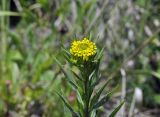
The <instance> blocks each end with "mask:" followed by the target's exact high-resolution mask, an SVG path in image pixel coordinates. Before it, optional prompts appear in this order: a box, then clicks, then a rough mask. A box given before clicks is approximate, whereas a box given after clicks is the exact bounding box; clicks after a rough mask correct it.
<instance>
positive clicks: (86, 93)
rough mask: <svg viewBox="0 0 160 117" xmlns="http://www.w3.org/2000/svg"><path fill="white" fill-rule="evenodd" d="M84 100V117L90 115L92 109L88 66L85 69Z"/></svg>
mask: <svg viewBox="0 0 160 117" xmlns="http://www.w3.org/2000/svg"><path fill="white" fill-rule="evenodd" d="M84 78H85V81H84V96H85V98H84V102H85V107H84V117H90V109H89V102H90V95H89V88H90V85H89V74H88V68H87V66H85V69H84Z"/></svg>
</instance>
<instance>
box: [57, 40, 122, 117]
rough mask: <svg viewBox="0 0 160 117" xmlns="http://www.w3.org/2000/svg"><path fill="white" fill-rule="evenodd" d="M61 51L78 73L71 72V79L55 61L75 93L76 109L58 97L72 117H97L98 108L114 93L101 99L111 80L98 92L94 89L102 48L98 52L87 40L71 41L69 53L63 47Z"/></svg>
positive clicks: (98, 78) (112, 116)
mask: <svg viewBox="0 0 160 117" xmlns="http://www.w3.org/2000/svg"><path fill="white" fill-rule="evenodd" d="M62 49H63V51H64V56H65V58H66V60H67V61H68V62H69V63H70V65H71V66H75V67H76V68H77V69H78V71H79V72H78V73H76V72H75V71H73V70H71V72H72V74H73V76H74V78H73V77H72V76H71V75H70V74H69V73H68V70H67V71H66V70H64V68H63V66H62V65H61V64H60V62H59V61H58V60H56V61H57V62H58V64H59V65H60V67H61V69H62V71H63V72H64V74H65V76H66V78H67V81H68V82H69V84H70V85H71V86H72V88H73V90H75V92H76V97H77V98H76V100H77V101H76V102H77V103H76V104H77V107H78V108H74V107H72V106H71V105H70V104H69V102H68V101H67V99H66V98H65V97H64V96H63V95H62V94H60V93H58V95H59V96H60V98H61V99H62V100H63V102H64V104H65V106H66V107H67V108H68V109H69V110H70V112H71V115H72V117H97V112H98V109H99V107H101V106H103V104H105V103H106V102H107V101H108V100H109V99H110V98H111V96H112V94H113V92H114V89H113V90H112V91H110V92H108V93H107V94H106V95H105V96H103V97H102V98H101V94H102V92H103V90H104V89H105V87H106V86H107V84H108V83H109V82H110V81H111V79H108V80H107V81H106V82H105V83H104V84H103V86H102V87H101V88H100V89H99V90H98V91H95V87H96V86H97V85H98V84H99V82H100V71H99V66H100V61H101V58H102V53H103V50H104V49H103V48H102V49H101V50H100V51H99V50H98V48H97V46H96V44H95V43H94V42H92V41H91V40H89V39H87V38H84V39H82V40H75V41H73V42H72V44H71V47H70V51H68V50H67V49H65V48H64V47H62ZM123 104H124V101H122V102H121V103H120V105H119V106H118V107H117V108H116V109H114V110H113V112H112V113H111V114H110V115H109V117H114V115H115V114H116V113H117V112H118V110H119V109H120V108H121V106H122V105H123Z"/></svg>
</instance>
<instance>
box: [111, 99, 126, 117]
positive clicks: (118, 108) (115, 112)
mask: <svg viewBox="0 0 160 117" xmlns="http://www.w3.org/2000/svg"><path fill="white" fill-rule="evenodd" d="M124 103H125V101H122V102H121V103H120V104H119V106H118V107H117V108H115V109H114V110H113V112H112V113H111V114H110V115H109V117H115V115H116V114H117V112H118V111H119V110H120V109H121V107H122V106H123V104H124Z"/></svg>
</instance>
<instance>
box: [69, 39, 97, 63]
mask: <svg viewBox="0 0 160 117" xmlns="http://www.w3.org/2000/svg"><path fill="white" fill-rule="evenodd" d="M96 50H97V47H96V45H95V43H93V42H91V41H90V40H88V39H87V38H84V39H83V40H81V41H73V42H72V45H71V48H70V53H71V54H72V55H73V56H75V57H78V58H82V59H83V60H84V61H88V59H89V57H91V56H93V55H95V54H96Z"/></svg>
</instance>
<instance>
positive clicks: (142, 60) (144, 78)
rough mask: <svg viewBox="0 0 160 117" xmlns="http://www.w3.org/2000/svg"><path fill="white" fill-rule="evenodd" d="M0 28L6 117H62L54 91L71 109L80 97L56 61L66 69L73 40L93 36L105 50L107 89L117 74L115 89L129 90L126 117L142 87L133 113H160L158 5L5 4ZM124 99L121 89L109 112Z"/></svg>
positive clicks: (137, 0) (150, 1)
mask: <svg viewBox="0 0 160 117" xmlns="http://www.w3.org/2000/svg"><path fill="white" fill-rule="evenodd" d="M6 11H7V12H6ZM13 12H14V13H15V14H14V13H13ZM0 23H1V26H0V29H1V30H0V31H1V32H0V48H1V49H0V51H1V52H0V53H1V54H0V65H1V66H0V116H1V117H30V116H34V115H35V116H36V117H51V116H54V117H64V116H65V115H64V109H63V104H62V103H61V100H60V99H59V97H58V96H57V95H56V94H55V92H56V91H60V90H61V89H62V90H63V91H64V92H66V96H67V97H68V100H69V101H70V102H71V103H72V105H73V106H74V101H73V100H74V98H75V93H74V91H71V88H70V87H69V86H68V84H67V83H66V80H65V77H64V75H63V73H62V72H61V70H60V68H59V67H58V65H57V63H56V62H55V59H54V58H55V57H56V58H57V59H58V60H60V61H61V62H62V64H63V65H64V68H66V69H67V67H68V64H67V63H66V62H65V60H64V57H63V54H62V52H61V44H64V45H65V46H66V47H67V48H68V47H69V46H70V42H71V41H72V40H74V39H75V38H82V37H89V36H90V37H91V38H93V39H95V41H97V46H98V47H102V46H105V51H104V57H103V63H102V64H101V71H102V82H103V80H106V79H107V78H108V77H112V75H113V76H114V81H113V83H112V85H111V87H112V86H113V85H115V84H117V83H119V84H120V85H121V86H122V87H123V86H126V88H125V92H126V93H125V97H124V98H125V99H126V107H127V108H126V116H127V115H128V113H127V112H128V111H129V110H131V107H132V106H131V105H132V104H133V103H132V102H133V98H132V97H134V96H133V95H134V89H135V88H137V87H138V88H139V89H140V91H142V92H143V100H142V102H143V104H142V105H141V107H139V106H137V105H139V104H137V105H136V106H135V107H134V110H135V109H138V112H140V114H141V112H142V113H143V114H144V113H145V112H146V113H147V114H151V115H152V116H154V114H155V116H156V112H158V110H157V109H159V107H160V34H159V30H160V1H159V0H1V1H0ZM148 40H149V41H148ZM120 69H123V70H124V72H125V74H126V75H125V76H126V82H123V81H122V77H123V74H122V73H121V72H120V71H119V70H120ZM106 90H107V89H106ZM122 93H123V90H122V91H121V88H120V89H119V91H117V93H116V95H115V98H113V100H112V102H113V103H112V102H111V103H110V105H114V104H115V103H116V102H117V100H119V99H120V98H121V94H122ZM135 96H136V95H135ZM138 97H139V95H138ZM135 99H137V98H135ZM115 100H116V101H115ZM106 109H108V107H107V105H106V106H105V107H104V108H103V109H102V113H103V114H104V115H105V113H107V112H108V110H110V109H111V108H109V109H108V110H106ZM155 110H157V111H155ZM103 114H101V115H103ZM132 114H137V111H136V112H135V111H133V112H132ZM151 115H150V116H149V117H151ZM139 117H140V115H139Z"/></svg>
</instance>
